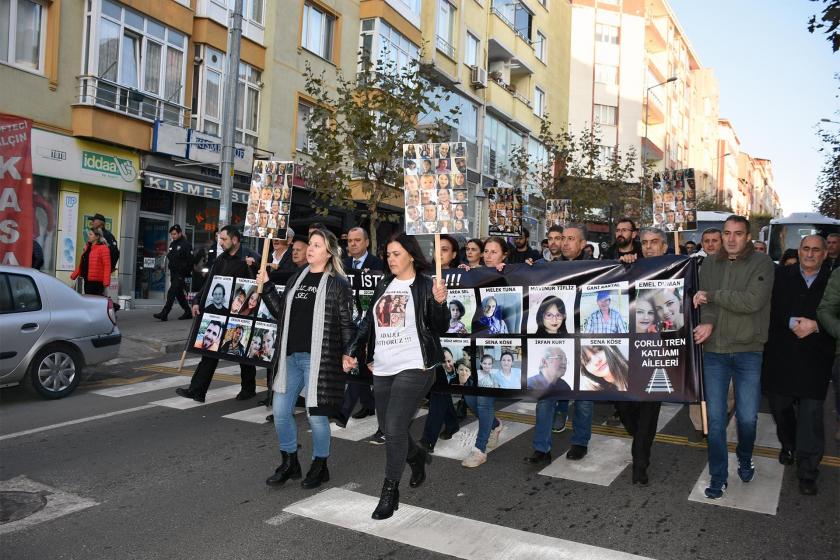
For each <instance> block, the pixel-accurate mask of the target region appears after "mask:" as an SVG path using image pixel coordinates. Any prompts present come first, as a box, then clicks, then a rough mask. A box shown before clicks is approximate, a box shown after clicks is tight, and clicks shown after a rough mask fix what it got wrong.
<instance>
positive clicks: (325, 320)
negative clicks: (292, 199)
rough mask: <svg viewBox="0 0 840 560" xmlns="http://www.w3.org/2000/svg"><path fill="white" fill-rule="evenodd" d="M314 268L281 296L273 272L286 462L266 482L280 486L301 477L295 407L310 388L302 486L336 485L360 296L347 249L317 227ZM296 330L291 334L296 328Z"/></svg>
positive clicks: (277, 393)
mask: <svg viewBox="0 0 840 560" xmlns="http://www.w3.org/2000/svg"><path fill="white" fill-rule="evenodd" d="M306 260H307V263H308V266H306V267H305V268H303V269H302V270H300V271H299V272H296V273H295V274H294V275H293V276H292V277H291V278H289V281H288V282H287V283H286V289H285V291H284V292H283V293H282V294H278V293H277V291H276V290H275V288H274V284H272V283H271V282H270V281H268V276H267V274H266V272H265V270H262V271H260V276H259V279H260V280H262V281H263V282H265V283H264V285H263V293H262V299H263V301H264V302H265V304H266V306H267V307H268V310H269V311H270V312H271V314H272V315H274V317H276V318H277V324H278V327H279V334H280V336H279V337H278V339H277V342H276V344H277V347H278V348H279V350H280V351H279V352H275V372H276V373H275V375H274V384H273V385H272V389H273V391H274V401H273V412H274V426H275V428H276V430H277V438H278V440H279V442H280V454H281V456H282V457H283V462H282V463H281V465H280V466H279V467H277V470H276V471H275V472H274V474H273V475H272V476H271V477H269V478H268V480H266V484H268V485H269V486H279V485H281V484H283V483H285V482H286V481H287V480H288V479H290V478H294V479H298V478H300V477H301V468H300V463H299V462H298V457H297V424H296V423H295V419H294V410H295V402H296V401H297V397H298V395H299V394H300V392H301V391H302V390H305V391H306V392H305V395H306V408H307V416H308V418H309V425H310V427H311V428H312V466H311V468H310V469H309V472H308V473H307V474H306V478H304V479H303V481H302V482H301V486H303V487H304V488H316V487H318V486H320V485H321V483H322V482H326V481H328V480H329V479H330V473H329V471H328V470H327V457H328V456H329V454H330V422H329V417H330V416H335V415H336V414H338V412H339V410H340V409H341V403H342V400H343V398H344V381H343V380H342V379H341V378H340V374H341V370H342V366H343V362H344V361H345V360H343V358H346V359H347V360H349V357H347V354H348V353H349V352H348V350H347V349H348V348H349V346H350V343H351V342H352V340H353V336H354V335H355V334H356V327H355V324H354V323H353V295H352V292H351V290H350V284H348V282H347V279H346V278H345V276H344V268H343V267H342V264H341V249H340V248H339V246H338V240H337V239H336V238H335V235H333V234H332V233H331V232H329V231H326V230H322V229H316V230H313V231H312V233H311V234H310V235H309V248H308V249H307V252H306ZM290 327H291V328H290Z"/></svg>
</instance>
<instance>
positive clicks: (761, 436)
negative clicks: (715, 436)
mask: <svg viewBox="0 0 840 560" xmlns="http://www.w3.org/2000/svg"><path fill="white" fill-rule="evenodd" d="M726 441H728V442H730V443H738V421H737V419H736V417H735V415H734V414H733V415H732V419H731V420H730V421H729V425H728V426H727V427H726ZM755 444H756V445H760V446H761V447H770V448H772V449H781V448H782V444H781V443H779V438H778V436H777V435H776V421H775V420H773V415H772V414H768V413H766V412H759V413H758V424H756V427H755Z"/></svg>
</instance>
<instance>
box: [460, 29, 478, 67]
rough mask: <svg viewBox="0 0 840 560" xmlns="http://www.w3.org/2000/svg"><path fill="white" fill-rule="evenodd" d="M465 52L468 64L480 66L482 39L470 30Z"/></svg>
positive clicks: (465, 59)
mask: <svg viewBox="0 0 840 560" xmlns="http://www.w3.org/2000/svg"><path fill="white" fill-rule="evenodd" d="M464 53H465V55H464V62H465V63H466V64H467V65H468V66H480V64H479V63H480V60H479V55H480V53H481V41H480V40H479V38H478V37H476V36H475V35H473V34H472V33H470V32H469V31H467V48H466V49H464Z"/></svg>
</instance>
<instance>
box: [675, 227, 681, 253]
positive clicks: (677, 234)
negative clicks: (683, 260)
mask: <svg viewBox="0 0 840 560" xmlns="http://www.w3.org/2000/svg"><path fill="white" fill-rule="evenodd" d="M674 254H675V255H679V254H680V232H678V231H675V232H674Z"/></svg>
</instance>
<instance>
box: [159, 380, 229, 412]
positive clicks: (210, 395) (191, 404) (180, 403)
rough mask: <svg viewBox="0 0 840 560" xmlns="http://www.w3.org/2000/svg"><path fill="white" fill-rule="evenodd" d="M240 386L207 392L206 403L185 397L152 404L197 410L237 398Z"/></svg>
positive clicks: (227, 386) (226, 386)
mask: <svg viewBox="0 0 840 560" xmlns="http://www.w3.org/2000/svg"><path fill="white" fill-rule="evenodd" d="M240 390H241V389H240V387H239V385H225V386H224V387H219V388H217V389H210V390H209V391H207V394H206V395H204V399H205V401H204V402H203V403H200V402H198V401H194V400H192V399H185V398H184V397H181V396H178V397H172V398H171V399H163V400H160V401H154V402H153V403H152V404H154V405H158V406H166V407H169V408H177V409H178V410H187V409H189V408H196V407H199V406H206V405H208V404H213V403H215V402H219V401H224V400H227V399H231V398H233V397H235V396H236V395H237V394H238V393H239V391H240Z"/></svg>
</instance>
